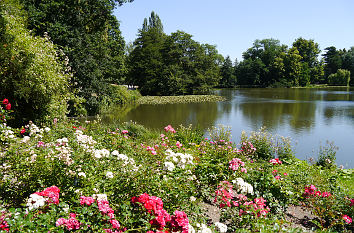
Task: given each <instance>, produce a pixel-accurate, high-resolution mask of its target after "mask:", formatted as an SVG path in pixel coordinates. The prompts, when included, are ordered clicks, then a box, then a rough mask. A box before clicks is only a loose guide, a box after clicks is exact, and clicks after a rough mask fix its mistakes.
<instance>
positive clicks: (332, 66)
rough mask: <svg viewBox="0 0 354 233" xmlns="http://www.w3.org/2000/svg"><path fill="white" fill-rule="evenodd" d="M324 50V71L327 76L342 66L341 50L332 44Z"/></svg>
mask: <svg viewBox="0 0 354 233" xmlns="http://www.w3.org/2000/svg"><path fill="white" fill-rule="evenodd" d="M325 50H326V53H325V54H324V55H323V57H324V61H325V67H324V71H325V76H326V77H328V76H329V75H330V74H334V73H336V72H337V70H338V69H340V68H341V67H342V56H341V51H339V50H337V49H336V47H334V46H331V47H327V48H325Z"/></svg>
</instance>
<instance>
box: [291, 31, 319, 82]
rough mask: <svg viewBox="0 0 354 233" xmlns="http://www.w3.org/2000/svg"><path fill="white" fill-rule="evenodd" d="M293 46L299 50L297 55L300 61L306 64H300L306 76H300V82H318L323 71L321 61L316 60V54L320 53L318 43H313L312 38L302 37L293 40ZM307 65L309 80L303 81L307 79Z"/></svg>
mask: <svg viewBox="0 0 354 233" xmlns="http://www.w3.org/2000/svg"><path fill="white" fill-rule="evenodd" d="M293 47H294V48H296V49H297V50H298V51H299V55H300V56H301V57H302V59H301V62H302V63H306V65H302V67H303V68H304V69H305V70H306V71H305V70H304V73H303V74H305V73H306V75H305V76H302V77H306V78H302V80H303V81H302V83H303V84H304V83H318V82H320V80H321V79H322V77H323V75H324V72H323V65H322V63H321V62H319V61H318V55H319V54H320V52H321V50H320V49H319V45H318V43H315V42H314V40H306V39H303V38H302V37H300V38H298V39H296V40H295V42H294V43H293ZM307 67H308V69H309V76H310V79H309V82H308V81H306V82H305V81H304V80H307V79H308V78H307V72H308V71H307Z"/></svg>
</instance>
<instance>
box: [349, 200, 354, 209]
mask: <svg viewBox="0 0 354 233" xmlns="http://www.w3.org/2000/svg"><path fill="white" fill-rule="evenodd" d="M349 206H350V207H352V206H354V199H351V200H350V204H349Z"/></svg>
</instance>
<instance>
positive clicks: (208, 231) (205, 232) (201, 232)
mask: <svg viewBox="0 0 354 233" xmlns="http://www.w3.org/2000/svg"><path fill="white" fill-rule="evenodd" d="M198 225H199V224H198ZM197 233H213V232H212V231H211V229H209V228H208V227H207V225H205V224H204V223H202V226H201V227H200V229H199V230H198V231H197Z"/></svg>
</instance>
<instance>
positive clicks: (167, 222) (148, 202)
mask: <svg viewBox="0 0 354 233" xmlns="http://www.w3.org/2000/svg"><path fill="white" fill-rule="evenodd" d="M131 202H132V203H133V204H137V203H139V204H140V205H141V206H142V207H144V208H145V210H146V211H147V212H148V213H149V214H150V215H151V216H153V217H154V218H153V219H152V220H150V224H151V226H152V227H155V228H156V229H157V230H159V231H162V230H164V229H165V228H167V229H169V230H170V231H172V232H181V233H188V228H189V220H188V217H187V215H186V214H185V213H184V212H183V211H178V210H176V211H175V212H174V215H172V216H171V215H169V214H168V213H167V211H166V210H164V209H163V202H162V200H161V199H160V198H158V197H155V196H149V195H148V194H147V193H143V194H141V195H140V196H139V197H133V198H132V200H131ZM148 232H153V231H148ZM168 232H169V231H168Z"/></svg>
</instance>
